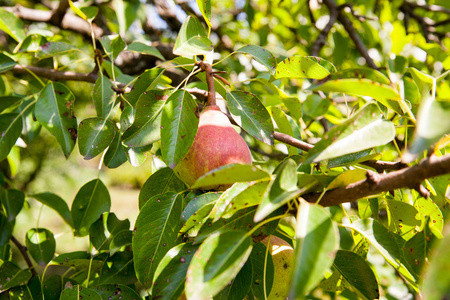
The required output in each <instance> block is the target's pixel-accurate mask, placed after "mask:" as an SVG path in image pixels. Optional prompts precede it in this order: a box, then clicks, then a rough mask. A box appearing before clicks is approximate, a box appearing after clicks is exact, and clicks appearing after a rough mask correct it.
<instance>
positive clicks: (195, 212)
mask: <svg viewBox="0 0 450 300" xmlns="http://www.w3.org/2000/svg"><path fill="white" fill-rule="evenodd" d="M197 2H198V5H199V9H200V12H201V15H202V16H203V18H204V20H205V23H206V26H207V29H205V28H204V26H203V25H202V23H201V21H200V20H199V19H197V18H195V17H187V18H186V20H185V21H184V23H183V25H182V27H181V29H180V31H179V34H178V37H177V40H176V42H175V44H174V49H173V53H174V54H176V55H179V56H180V57H177V58H175V59H173V60H172V61H170V62H165V63H164V64H162V65H160V66H159V67H156V68H152V69H148V70H146V71H145V72H143V73H142V74H140V75H139V76H137V77H132V76H129V75H127V74H124V73H122V72H121V71H120V69H118V68H116V66H115V64H114V63H115V61H116V59H117V57H118V56H119V55H120V53H122V52H123V51H133V52H137V53H141V54H150V55H154V56H157V57H159V58H161V59H163V57H162V56H161V54H160V53H159V52H158V51H157V50H156V48H154V47H152V46H148V45H146V44H144V43H141V42H133V43H129V44H127V43H126V42H125V41H124V40H123V39H122V37H121V36H120V35H106V36H102V37H101V38H100V45H101V47H102V50H101V51H102V52H103V53H104V58H105V59H104V60H103V59H100V58H99V57H98V56H95V57H92V58H90V59H91V61H92V62H93V64H96V65H97V66H98V68H99V72H98V74H94V75H95V83H94V85H93V92H92V95H91V97H92V102H93V105H94V108H95V113H93V114H92V115H90V116H88V117H86V118H83V119H82V120H79V119H77V117H76V115H75V113H74V103H75V96H74V94H73V93H72V91H71V89H70V88H69V87H68V85H66V84H64V83H61V82H55V81H53V80H48V81H47V80H44V79H42V78H39V76H37V75H35V74H33V71H32V70H31V69H28V71H29V73H30V74H31V75H34V80H30V84H29V88H28V89H26V92H28V93H29V94H27V93H20V92H19V91H18V90H19V89H18V90H13V92H8V89H7V88H6V86H7V85H8V84H6V83H8V80H14V79H16V77H12V78H10V77H7V76H6V75H9V74H10V73H9V72H10V71H13V70H14V68H16V67H17V66H20V67H23V65H26V64H29V63H33V62H34V63H41V64H48V63H49V61H50V62H51V63H50V65H51V64H52V63H54V62H56V61H58V57H61V56H65V55H72V54H74V53H77V52H78V51H79V49H78V48H77V47H76V46H74V45H73V44H71V43H70V41H60V40H58V38H48V37H46V36H44V35H41V34H38V33H33V34H30V33H27V31H26V28H25V26H24V24H23V23H22V22H21V20H20V19H18V18H17V17H16V16H15V15H14V14H12V13H10V12H8V11H6V10H3V9H1V10H0V17H1V20H7V22H6V21H2V22H0V28H1V29H2V30H3V31H4V32H6V33H7V34H8V35H9V37H10V39H12V40H15V43H16V46H15V49H14V50H13V51H10V52H8V51H5V52H3V53H1V54H0V71H1V72H2V73H4V74H6V75H5V76H4V77H2V81H1V82H2V83H3V85H2V87H1V88H2V91H3V92H4V93H3V94H4V95H3V96H2V97H1V99H0V100H1V101H0V103H1V104H0V106H1V107H0V109H1V114H0V131H1V132H2V134H1V138H0V160H6V161H7V162H8V163H9V164H10V165H11V166H14V164H15V163H16V161H15V160H16V159H17V157H16V156H14V151H13V149H15V148H17V146H16V145H17V144H18V140H19V141H20V142H22V141H23V142H24V143H25V144H32V143H33V142H36V141H39V138H40V135H39V133H40V130H41V127H44V128H45V129H46V130H47V131H48V132H50V133H51V134H52V135H53V136H54V137H55V139H56V140H57V142H58V143H59V145H60V147H61V149H62V152H63V153H64V155H65V156H66V157H69V156H70V155H71V153H72V152H73V151H74V148H75V145H76V143H78V151H79V153H80V154H81V155H82V156H83V157H84V158H85V159H86V160H90V159H93V158H95V157H101V158H102V159H101V160H100V162H101V164H103V165H104V166H106V167H108V168H118V167H120V166H121V165H123V164H125V163H130V164H132V165H133V166H139V165H141V164H142V163H143V162H144V161H145V160H146V159H148V158H149V157H152V158H153V159H161V160H162V161H163V162H164V164H165V166H164V167H162V168H160V169H158V170H157V171H155V172H154V173H153V174H152V176H151V177H150V178H149V179H148V180H147V181H146V183H145V184H144V186H143V187H142V189H141V191H140V194H139V201H138V204H139V209H140V211H139V216H138V217H137V220H136V221H135V226H134V230H132V229H131V228H130V221H129V220H119V219H118V218H117V217H116V215H115V214H114V213H113V212H111V211H110V208H111V199H110V194H109V191H108V188H107V187H106V186H105V184H104V183H103V182H102V180H101V179H100V178H96V179H94V180H91V181H89V182H87V183H86V184H84V185H83V186H82V187H81V189H80V190H79V191H78V193H77V195H76V196H75V198H74V200H73V203H72V206H71V208H69V207H68V205H67V203H66V201H65V200H63V199H61V198H60V197H59V196H57V195H56V194H54V193H50V192H49V193H39V194H33V193H30V194H25V192H24V191H21V190H18V189H15V188H14V181H13V180H12V179H11V178H9V177H8V174H4V176H3V178H2V188H1V194H0V199H1V204H2V211H1V213H0V225H1V226H0V259H1V265H0V291H2V292H4V293H2V294H1V295H0V299H2V298H3V299H8V298H9V299H40V298H42V297H43V296H44V297H45V299H73V298H76V297H77V299H81V297H83V299H140V298H141V297H142V295H141V294H140V292H141V291H145V295H147V296H146V297H148V298H150V299H159V298H163V299H177V298H178V297H180V296H181V294H183V293H185V295H186V297H187V298H188V299H208V298H211V297H213V298H214V299H244V298H245V297H249V298H250V299H252V298H256V299H265V297H267V296H268V295H269V294H270V291H271V289H272V285H273V282H275V281H276V280H277V278H274V271H273V266H272V265H273V263H272V260H271V256H270V255H268V249H267V248H266V246H265V245H264V244H263V243H261V242H259V241H260V240H261V238H262V237H265V236H269V235H277V236H281V237H282V238H283V239H286V240H287V241H289V242H290V243H291V244H292V245H293V247H294V249H295V255H294V258H293V261H294V265H293V272H292V276H291V278H285V279H283V280H290V281H291V282H292V283H293V284H292V290H291V291H289V294H290V296H291V297H292V299H297V298H302V297H305V296H306V295H310V297H319V298H320V297H323V296H324V295H325V294H328V293H329V294H336V293H340V294H341V295H342V296H343V297H347V298H349V299H355V298H367V299H376V298H379V297H380V293H386V284H385V283H384V282H383V279H384V278H383V276H384V275H383V274H382V272H381V271H380V269H379V266H376V262H375V261H376V259H373V257H382V258H384V259H385V261H387V262H388V263H389V265H390V266H391V267H392V270H395V271H396V272H398V274H399V275H398V276H400V277H401V278H403V279H404V281H405V284H406V285H407V287H408V288H409V289H410V291H411V293H413V294H416V293H419V291H422V290H423V291H424V292H425V293H426V294H427V295H432V294H431V293H435V296H430V297H436V299H438V298H440V297H442V296H443V295H444V294H445V293H447V292H448V286H445V285H442V286H438V287H437V288H436V287H435V286H433V284H435V282H434V281H433V278H436V277H439V276H443V278H448V274H445V268H442V266H440V265H439V262H440V261H442V260H445V259H446V258H448V254H446V253H445V251H442V250H441V251H439V248H438V251H437V252H436V255H435V256H433V257H431V258H430V260H431V261H432V262H431V264H432V265H431V266H430V267H429V269H430V272H429V273H427V275H426V276H427V277H426V279H425V280H423V279H422V278H421V277H422V275H423V274H424V270H425V269H426V261H427V260H428V259H429V257H430V253H429V249H430V248H431V245H432V244H433V242H434V240H435V239H436V238H437V239H444V241H443V242H442V243H441V247H445V245H446V244H448V236H447V235H445V231H444V216H443V212H442V211H443V210H445V209H446V206H447V205H448V195H447V188H448V180H449V179H448V176H446V177H439V178H437V179H433V180H429V181H428V182H427V187H428V188H430V189H431V190H432V191H433V193H432V194H431V197H430V198H423V197H422V195H421V194H419V193H418V192H416V191H415V190H410V189H401V190H396V191H393V192H392V193H389V194H388V193H387V194H382V195H377V196H373V197H371V198H368V199H360V200H359V202H358V207H357V209H358V210H357V212H354V211H352V213H351V215H348V210H347V209H345V208H344V207H343V206H334V207H330V208H324V207H322V206H320V199H319V204H310V203H307V202H305V201H304V200H301V196H302V195H304V194H306V193H322V195H323V194H325V193H326V191H328V190H332V189H335V188H339V187H344V186H347V185H349V184H351V183H354V182H357V181H359V180H361V179H364V178H365V173H366V170H367V167H365V166H364V165H363V163H364V162H366V161H369V160H374V159H381V158H383V159H385V160H394V159H395V158H396V157H400V156H403V158H404V160H406V161H408V162H413V161H414V160H415V159H417V158H421V157H423V155H424V152H425V151H426V150H428V149H430V147H434V148H433V152H435V153H436V154H437V155H445V154H446V153H447V151H448V147H447V142H448V138H447V137H446V136H445V135H446V134H448V133H449V132H450V123H448V118H446V116H448V114H449V113H450V107H449V105H448V101H446V99H445V97H446V95H448V90H449V88H448V83H446V82H444V81H443V80H442V79H444V78H445V75H446V73H444V74H440V75H439V76H437V77H432V76H430V75H427V74H426V73H424V72H421V71H419V70H418V69H416V68H413V67H408V61H407V60H406V59H405V58H404V57H402V56H397V57H395V58H394V59H392V60H389V63H387V64H386V65H387V69H386V70H384V72H381V71H377V70H373V69H367V68H361V67H355V66H353V67H352V68H339V69H338V68H337V67H336V66H335V64H333V63H332V62H331V60H330V61H329V60H326V59H323V58H319V57H313V56H307V55H292V56H289V57H287V58H285V57H281V59H277V58H276V56H275V55H274V54H273V53H271V51H269V50H268V49H266V48H263V47H261V46H258V45H245V46H243V47H240V48H239V49H238V50H236V51H235V52H234V54H236V55H241V54H244V55H246V56H245V57H252V58H253V59H254V61H255V62H252V63H254V64H255V65H256V66H258V67H261V68H263V69H264V71H263V72H260V73H259V76H257V77H254V78H252V79H249V80H248V82H249V84H248V85H247V86H245V87H242V90H237V89H231V88H229V87H227V86H225V85H224V84H223V82H222V81H215V90H216V91H217V93H218V94H219V95H220V96H222V98H223V99H224V100H225V103H226V106H227V110H228V111H229V113H230V115H231V117H232V118H233V120H234V121H235V122H236V124H237V125H239V127H240V128H241V129H242V134H243V135H244V136H245V138H246V141H247V142H248V143H249V145H251V146H252V149H260V150H262V151H260V152H257V151H254V152H253V153H252V154H253V156H254V165H253V166H246V165H228V166H224V167H221V168H219V169H216V170H214V171H212V172H210V173H208V174H206V175H204V176H203V177H201V178H200V179H199V180H198V181H197V182H196V183H195V184H194V185H193V186H191V187H186V186H185V185H184V183H183V182H181V181H180V180H179V179H178V178H177V177H176V176H175V174H174V172H173V171H172V169H171V168H173V167H174V166H175V165H177V163H179V162H180V161H181V160H182V159H183V157H184V155H185V154H186V153H187V151H188V149H189V147H190V145H191V144H192V142H193V139H194V137H195V134H196V128H197V124H198V118H197V116H196V112H197V107H198V106H199V105H200V104H201V97H200V96H198V93H195V92H192V93H191V91H193V90H194V89H193V88H194V87H197V88H200V89H203V90H206V85H205V81H206V79H205V74H204V73H201V72H199V70H198V68H197V67H196V60H197V59H199V57H200V56H202V57H203V58H204V60H205V61H207V62H208V63H210V64H212V65H213V66H215V67H218V68H220V67H221V66H223V65H225V66H230V65H232V64H233V61H235V60H234V59H233V58H227V60H225V61H221V62H219V63H217V62H216V63H214V62H213V61H212V59H211V57H212V51H213V50H214V44H213V42H212V41H211V36H210V32H211V27H212V25H211V21H210V20H211V1H197ZM70 4H71V9H72V11H73V12H74V13H76V14H77V15H78V16H79V17H81V18H82V19H84V20H86V21H87V22H88V23H89V24H91V25H92V23H93V21H94V20H95V18H96V17H97V14H98V9H97V8H96V7H95V6H86V7H77V6H75V5H74V4H73V3H72V2H70ZM267 5H270V4H267ZM247 10H248V11H247V12H248V13H250V11H251V6H248V7H247ZM279 13H281V12H280V11H275V15H276V16H278V17H279V15H278V14H279ZM294 15H295V14H294ZM282 16H284V17H285V15H282ZM259 21H260V20H259ZM259 21H258V19H253V21H252V22H250V23H252V24H253V25H252V26H256V25H255V24H257V22H259ZM284 21H286V22H287V21H288V19H284ZM286 22H282V23H283V24H282V26H289V25H287V23H286ZM363 24H364V23H363ZM252 28H253V27H252ZM299 28H300V27H299ZM224 29H226V28H224ZM253 29H254V28H253ZM253 29H252V30H253ZM300 29H302V28H300ZM280 30H281V29H280ZM258 32H259V33H260V35H261V37H260V38H261V39H264V36H262V35H264V32H265V31H264V30H259V31H258ZM266 39H267V37H266ZM261 44H265V43H261ZM93 46H94V48H95V47H96V45H95V43H94V45H93ZM336 65H337V64H336ZM339 65H344V64H339ZM344 66H345V65H344ZM173 67H178V68H180V69H185V70H187V71H188V72H189V75H188V76H187V77H186V80H185V81H183V82H182V83H181V84H180V85H178V86H176V87H174V86H172V84H171V82H170V79H169V78H168V77H166V76H165V72H166V70H168V69H169V68H173ZM24 68H25V69H26V67H24ZM193 77H196V78H197V81H194V82H188V81H189V79H190V78H193ZM26 78H28V77H26ZM86 81H88V80H87V79H86ZM299 84H301V85H303V87H304V89H303V91H302V92H298V93H292V89H293V88H292V87H293V86H296V85H299ZM111 86H113V89H111ZM131 86H132V88H131V89H130V88H129V87H131ZM117 91H118V92H117ZM196 91H197V90H196ZM343 94H344V95H347V96H348V98H345V97H344V101H340V99H339V98H342V97H341V96H342V95H343ZM320 119H322V120H323V121H324V122H325V123H326V124H327V126H321V125H320V124H321V123H320V122H317V121H318V120H320ZM329 125H333V127H332V128H331V129H330V130H327V129H326V127H328V126H329ZM275 131H277V132H281V133H284V134H287V135H290V136H292V137H296V138H298V139H305V140H306V139H308V138H316V139H318V138H320V141H318V142H317V143H315V145H314V147H313V148H312V149H311V150H310V151H307V152H304V151H301V150H299V149H297V148H295V147H294V146H292V145H288V146H287V148H286V149H283V148H281V147H278V146H279V145H280V144H278V142H277V141H276V140H274V132H275ZM411 136H413V140H412V142H411V141H410V140H409V139H410V137H411ZM400 143H403V145H404V146H405V147H407V148H406V149H407V150H405V151H401V150H400V146H399V144H400ZM280 146H281V145H280ZM267 149H268V150H267ZM277 149H282V151H280V150H277ZM264 151H266V152H264ZM261 152H262V153H261ZM392 153H395V154H392ZM277 154H281V159H274V158H273V159H267V157H271V155H272V156H276V155H277ZM277 157H278V156H277ZM212 184H214V185H228V184H233V185H232V186H231V187H230V188H229V189H227V190H226V191H224V192H215V191H209V192H205V191H202V187H206V186H210V185H212ZM29 198H33V199H35V200H37V201H39V202H41V203H42V204H43V205H46V206H48V207H50V208H52V209H54V210H56V211H57V212H58V213H59V214H60V215H61V217H62V219H63V220H64V221H65V222H66V223H67V224H68V225H69V226H70V227H71V228H72V229H73V234H74V236H75V237H83V236H89V241H90V244H91V247H92V249H91V251H89V252H84V251H83V252H70V253H58V254H57V255H55V253H56V250H55V249H56V242H55V237H54V235H53V233H52V232H51V231H50V230H48V229H45V228H39V227H37V226H36V227H33V228H31V229H29V231H28V232H27V234H26V237H25V241H26V246H27V249H28V252H27V253H28V254H26V255H25V256H27V255H29V256H31V258H32V259H33V260H34V263H35V264H38V265H41V266H45V270H47V269H49V270H53V269H55V270H57V271H55V272H52V273H55V275H52V276H45V272H44V273H43V274H35V271H34V270H33V268H32V265H28V267H19V266H18V265H16V263H15V262H14V261H15V259H14V258H13V256H12V249H11V242H12V243H15V244H16V245H17V244H19V246H20V243H16V242H17V240H16V239H15V238H14V236H13V230H14V226H15V220H16V218H17V216H18V214H19V213H20V212H21V210H22V209H23V207H24V206H25V205H26V202H27V199H29ZM383 213H385V214H386V216H387V217H384V216H383ZM371 258H372V259H371ZM30 264H33V262H30ZM374 265H375V267H374V268H372V267H373V266H374ZM275 267H276V266H275ZM374 269H375V271H374ZM61 270H62V272H61ZM36 275H37V276H36ZM391 281H392V279H391V278H389V283H391ZM124 297H125V298H124ZM430 299H432V298H430Z"/></svg>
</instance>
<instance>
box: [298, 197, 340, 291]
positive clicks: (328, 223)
mask: <svg viewBox="0 0 450 300" xmlns="http://www.w3.org/2000/svg"><path fill="white" fill-rule="evenodd" d="M295 236H296V245H295V258H294V269H293V276H292V284H291V290H290V292H289V294H290V297H292V299H297V298H301V297H304V295H306V294H308V293H309V292H310V291H311V290H312V289H313V288H314V287H315V286H316V285H317V284H318V283H319V282H320V280H322V278H323V275H324V273H325V271H326V270H327V269H328V268H330V267H331V265H332V264H333V261H334V257H335V255H336V251H337V250H338V247H339V233H338V228H337V225H336V223H335V222H333V221H332V220H331V217H330V213H329V212H328V211H327V210H326V209H325V208H323V207H321V206H319V205H314V204H310V203H307V202H301V203H300V207H299V209H298V214H297V226H296V228H295Z"/></svg>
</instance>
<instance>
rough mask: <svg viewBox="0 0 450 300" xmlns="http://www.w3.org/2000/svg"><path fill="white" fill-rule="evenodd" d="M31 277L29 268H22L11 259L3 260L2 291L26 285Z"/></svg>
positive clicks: (1, 270)
mask: <svg viewBox="0 0 450 300" xmlns="http://www.w3.org/2000/svg"><path fill="white" fill-rule="evenodd" d="M30 278H31V271H30V270H29V269H25V270H21V269H20V268H19V267H17V266H16V265H15V264H13V263H12V262H10V261H3V262H2V264H1V265H0V285H1V286H0V291H5V290H7V289H10V288H12V287H15V286H19V285H24V284H26V283H27V282H28V280H30Z"/></svg>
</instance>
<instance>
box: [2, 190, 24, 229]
mask: <svg viewBox="0 0 450 300" xmlns="http://www.w3.org/2000/svg"><path fill="white" fill-rule="evenodd" d="M24 202H25V193H24V192H23V191H19V190H14V189H5V188H3V187H0V203H1V204H3V208H4V211H5V213H6V216H7V217H8V222H12V221H14V220H15V219H16V217H17V215H18V214H19V212H20V211H21V210H22V207H23V204H24Z"/></svg>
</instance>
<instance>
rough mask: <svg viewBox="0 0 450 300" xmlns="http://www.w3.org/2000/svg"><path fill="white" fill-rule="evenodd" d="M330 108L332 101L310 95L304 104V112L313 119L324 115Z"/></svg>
mask: <svg viewBox="0 0 450 300" xmlns="http://www.w3.org/2000/svg"><path fill="white" fill-rule="evenodd" d="M329 107H330V99H328V98H322V97H321V96H319V95H316V94H312V95H309V96H308V97H307V98H306V100H305V101H304V102H303V104H302V111H303V112H304V113H305V114H306V115H308V116H309V117H310V118H312V119H316V118H318V117H320V116H322V115H324V114H325V113H326V112H327V111H328V108H329Z"/></svg>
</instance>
